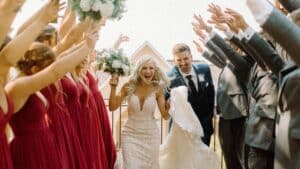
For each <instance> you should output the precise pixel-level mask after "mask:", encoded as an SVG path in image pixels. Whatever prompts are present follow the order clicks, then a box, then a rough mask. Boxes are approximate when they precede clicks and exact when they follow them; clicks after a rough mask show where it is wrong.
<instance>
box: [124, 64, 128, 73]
mask: <svg viewBox="0 0 300 169" xmlns="http://www.w3.org/2000/svg"><path fill="white" fill-rule="evenodd" d="M122 69H123V72H124V73H125V74H129V67H128V66H127V65H124V64H123V65H122Z"/></svg>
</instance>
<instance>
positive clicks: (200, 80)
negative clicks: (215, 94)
mask: <svg viewBox="0 0 300 169" xmlns="http://www.w3.org/2000/svg"><path fill="white" fill-rule="evenodd" d="M198 79H199V82H204V81H205V79H204V75H203V74H199V75H198Z"/></svg>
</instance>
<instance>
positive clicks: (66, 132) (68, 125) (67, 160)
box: [41, 81, 87, 169]
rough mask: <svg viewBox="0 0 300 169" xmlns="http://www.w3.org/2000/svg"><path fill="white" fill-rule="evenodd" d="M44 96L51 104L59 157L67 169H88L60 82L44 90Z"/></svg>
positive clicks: (49, 110) (51, 120)
mask: <svg viewBox="0 0 300 169" xmlns="http://www.w3.org/2000/svg"><path fill="white" fill-rule="evenodd" d="M41 92H42V93H43V95H44V96H45V97H46V98H47V100H48V103H49V109H48V113H47V114H48V116H49V119H50V123H49V127H50V129H51V131H52V132H53V134H54V136H55V142H56V144H57V147H58V150H59V155H60V156H59V157H60V160H61V162H62V164H63V168H66V169H87V164H86V161H85V158H84V155H83V152H82V149H81V146H80V143H79V139H78V135H77V132H76V131H75V127H74V124H73V121H72V119H71V116H70V113H69V111H68V108H67V107H66V104H65V101H64V94H63V91H62V88H61V85H60V82H59V81H58V82H56V85H55V84H51V85H49V86H48V87H46V88H44V89H43V90H42V91H41Z"/></svg>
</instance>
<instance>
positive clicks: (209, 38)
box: [204, 30, 217, 45]
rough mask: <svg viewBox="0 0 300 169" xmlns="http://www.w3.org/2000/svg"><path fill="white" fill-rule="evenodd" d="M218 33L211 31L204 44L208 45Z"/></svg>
mask: <svg viewBox="0 0 300 169" xmlns="http://www.w3.org/2000/svg"><path fill="white" fill-rule="evenodd" d="M216 35H217V32H215V31H213V30H212V31H211V32H210V34H209V35H208V36H207V37H206V38H205V40H204V44H205V45H206V44H207V42H208V41H210V40H211V39H212V38H214V37H215V36H216Z"/></svg>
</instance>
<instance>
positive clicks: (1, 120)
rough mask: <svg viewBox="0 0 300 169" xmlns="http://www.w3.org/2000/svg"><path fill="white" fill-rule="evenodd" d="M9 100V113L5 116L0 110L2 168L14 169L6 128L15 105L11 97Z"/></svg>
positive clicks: (0, 162) (0, 156)
mask: <svg viewBox="0 0 300 169" xmlns="http://www.w3.org/2000/svg"><path fill="white" fill-rule="evenodd" d="M6 98H7V105H8V111H7V113H5V114H4V112H3V110H2V109H1V108H0V152H1V155H0V168H1V169H13V163H12V160H11V154H10V150H9V147H8V142H7V137H6V134H5V127H6V124H7V123H8V121H9V119H10V118H11V116H12V114H13V103H12V101H11V99H10V98H9V97H6Z"/></svg>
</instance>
